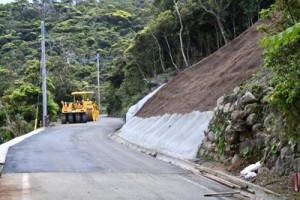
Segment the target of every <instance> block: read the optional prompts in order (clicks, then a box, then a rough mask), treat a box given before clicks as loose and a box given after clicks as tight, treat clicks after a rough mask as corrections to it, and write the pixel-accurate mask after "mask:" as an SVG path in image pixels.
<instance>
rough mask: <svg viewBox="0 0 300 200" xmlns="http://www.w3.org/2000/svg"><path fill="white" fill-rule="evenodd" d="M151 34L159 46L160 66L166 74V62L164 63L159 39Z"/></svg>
mask: <svg viewBox="0 0 300 200" xmlns="http://www.w3.org/2000/svg"><path fill="white" fill-rule="evenodd" d="M151 34H152V37H153V38H154V40H155V43H156V44H157V46H158V54H159V60H160V65H161V68H162V70H163V72H165V71H166V68H165V65H164V61H163V55H162V49H161V46H160V44H159V42H158V40H157V38H156V37H155V35H154V34H153V33H151Z"/></svg>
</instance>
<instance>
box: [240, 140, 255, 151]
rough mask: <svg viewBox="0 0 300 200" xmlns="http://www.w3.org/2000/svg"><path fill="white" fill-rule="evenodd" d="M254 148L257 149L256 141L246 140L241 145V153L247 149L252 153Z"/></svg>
mask: <svg viewBox="0 0 300 200" xmlns="http://www.w3.org/2000/svg"><path fill="white" fill-rule="evenodd" d="M254 147H255V141H253V140H249V139H248V138H246V140H245V141H244V142H241V143H240V146H239V152H243V150H244V149H246V148H248V151H249V152H252V151H253V148H254Z"/></svg>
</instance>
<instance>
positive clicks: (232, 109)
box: [229, 103, 235, 112]
mask: <svg viewBox="0 0 300 200" xmlns="http://www.w3.org/2000/svg"><path fill="white" fill-rule="evenodd" d="M234 109H235V105H234V103H233V104H231V106H230V108H229V112H233V111H234Z"/></svg>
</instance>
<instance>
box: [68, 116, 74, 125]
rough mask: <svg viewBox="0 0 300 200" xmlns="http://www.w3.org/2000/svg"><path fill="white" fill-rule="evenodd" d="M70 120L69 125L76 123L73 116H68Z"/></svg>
mask: <svg viewBox="0 0 300 200" xmlns="http://www.w3.org/2000/svg"><path fill="white" fill-rule="evenodd" d="M68 118H69V123H70V124H71V123H74V117H73V114H69V115H68Z"/></svg>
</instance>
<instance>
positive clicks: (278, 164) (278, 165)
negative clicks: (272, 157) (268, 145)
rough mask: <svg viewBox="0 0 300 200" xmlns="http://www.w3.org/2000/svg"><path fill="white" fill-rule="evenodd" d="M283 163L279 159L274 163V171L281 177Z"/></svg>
mask: <svg viewBox="0 0 300 200" xmlns="http://www.w3.org/2000/svg"><path fill="white" fill-rule="evenodd" d="M282 165H283V162H282V159H281V158H280V157H279V158H278V159H277V160H276V162H275V171H276V172H277V173H278V174H279V176H282V175H283V173H284V169H283V168H282Z"/></svg>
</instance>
